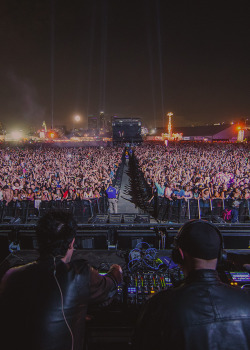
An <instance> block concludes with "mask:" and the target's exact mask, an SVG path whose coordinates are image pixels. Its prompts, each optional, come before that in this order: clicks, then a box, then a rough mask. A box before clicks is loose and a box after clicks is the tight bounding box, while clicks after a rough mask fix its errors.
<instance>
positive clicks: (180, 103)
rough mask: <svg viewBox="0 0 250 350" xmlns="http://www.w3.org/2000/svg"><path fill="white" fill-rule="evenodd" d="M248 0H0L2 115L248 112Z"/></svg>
mask: <svg viewBox="0 0 250 350" xmlns="http://www.w3.org/2000/svg"><path fill="white" fill-rule="evenodd" d="M249 18H250V3H249V1H248V0H246V1H245V0H238V1H235V2H233V3H232V2H231V1H230V2H229V1H224V0H217V1H206V0H200V1H178V0H175V1H168V0H133V1H130V0H127V1H124V0H68V1H64V0H1V4H0V26H1V27H0V45H1V54H0V77H1V85H0V121H2V122H4V123H5V125H6V127H7V129H11V128H13V127H19V128H24V126H25V127H27V126H28V125H32V126H36V127H40V126H41V124H42V121H43V120H45V121H46V123H47V125H48V126H50V125H51V122H52V116H53V122H54V126H55V125H62V124H65V125H66V126H67V127H68V128H71V127H72V126H73V116H74V115H76V114H79V115H80V116H81V117H82V120H81V122H80V123H79V126H82V127H84V128H86V127H87V116H88V115H97V114H98V113H99V112H100V111H101V110H103V111H104V112H105V115H106V116H112V115H116V116H118V117H124V118H127V117H140V118H142V119H143V123H144V125H145V126H147V127H149V128H151V127H155V126H162V125H163V121H164V115H166V114H167V113H168V112H170V111H171V112H173V113H174V124H175V125H177V126H181V125H192V124H196V125H197V124H198V125H201V124H205V123H218V122H231V121H232V120H237V119H240V118H242V117H245V118H248V117H250V116H249V114H250V98H249V97H250V20H249Z"/></svg>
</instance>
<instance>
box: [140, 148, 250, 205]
mask: <svg viewBox="0 0 250 350" xmlns="http://www.w3.org/2000/svg"><path fill="white" fill-rule="evenodd" d="M249 154H250V147H249V145H248V144H232V143H223V144H220V143H216V144H213V143H201V142H187V143H185V142H181V143H180V142H179V143H178V142H176V143H172V144H171V143H169V145H168V146H165V145H158V144H157V145H154V144H143V145H141V146H139V147H137V148H136V149H135V155H136V157H137V159H138V162H139V166H140V168H141V170H142V172H143V174H144V177H145V179H146V181H147V183H148V184H149V185H150V186H151V187H152V191H153V190H154V189H156V190H157V192H158V194H159V195H160V196H166V197H168V198H169V199H171V198H173V197H174V196H178V197H182V198H205V199H207V198H222V199H224V198H228V197H232V196H236V197H237V198H240V199H242V198H245V199H249V198H250V193H249V185H250V181H249V173H250V161H249V158H248V157H249ZM176 189H177V191H176ZM177 192H178V193H177Z"/></svg>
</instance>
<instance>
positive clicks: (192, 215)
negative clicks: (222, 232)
mask: <svg viewBox="0 0 250 350" xmlns="http://www.w3.org/2000/svg"><path fill="white" fill-rule="evenodd" d="M152 205H153V207H154V209H155V213H156V219H157V220H159V221H167V222H177V223H183V222H185V221H187V220H191V219H209V220H211V219H213V221H217V222H221V223H223V222H225V223H236V222H241V223H244V222H249V220H250V199H241V200H237V201H236V200H234V199H232V198H227V199H220V198H215V199H206V200H204V199H177V200H169V199H167V198H164V197H158V196H155V197H154V200H153V201H152Z"/></svg>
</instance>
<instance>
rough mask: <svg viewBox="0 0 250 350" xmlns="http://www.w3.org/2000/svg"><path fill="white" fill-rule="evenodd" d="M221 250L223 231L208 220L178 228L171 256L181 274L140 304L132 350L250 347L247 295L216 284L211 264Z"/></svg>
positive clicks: (241, 291)
mask: <svg viewBox="0 0 250 350" xmlns="http://www.w3.org/2000/svg"><path fill="white" fill-rule="evenodd" d="M223 252H224V251H223V239H222V235H221V233H220V231H219V230H218V228H217V227H216V226H215V225H213V224H211V223H210V222H208V221H205V220H191V221H189V222H187V223H185V224H184V225H183V226H182V227H181V229H180V231H179V233H178V235H177V237H176V240H175V246H174V249H173V251H172V259H173V261H174V262H175V263H176V264H178V265H179V266H180V268H181V269H182V271H183V273H184V277H185V278H184V280H183V281H182V282H181V283H180V284H179V285H178V286H175V287H171V288H168V289H166V290H164V291H160V292H158V293H157V294H155V295H154V296H153V297H152V298H150V299H149V300H148V301H147V302H146V303H145V305H144V306H143V308H142V310H141V312H140V314H139V316H138V319H137V323H136V327H135V331H134V334H133V336H132V348H133V349H137V350H140V349H143V350H145V349H178V350H179V349H186V350H189V349H190V350H200V349H202V350H204V349H205V350H210V349H211V350H219V349H220V350H223V349H225V350H228V349H241V350H243V349H244V350H246V349H249V348H250V332H249V330H250V294H248V293H247V292H245V291H244V290H242V289H240V288H239V287H232V286H230V285H228V284H225V283H222V282H221V280H220V278H219V276H218V273H217V271H216V265H217V262H218V260H221V259H222V258H223V255H224V253H223ZM224 258H225V256H224Z"/></svg>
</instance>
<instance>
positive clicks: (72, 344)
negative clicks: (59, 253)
mask: <svg viewBox="0 0 250 350" xmlns="http://www.w3.org/2000/svg"><path fill="white" fill-rule="evenodd" d="M53 259H54V271H53V276H54V278H55V281H56V284H57V286H58V289H59V292H60V295H61V307H62V314H63V318H64V321H65V323H66V326H67V327H68V330H69V332H70V335H71V350H73V349H74V335H73V332H72V330H71V328H70V326H69V324H68V321H67V319H66V316H65V313H64V304H63V293H62V289H61V287H60V284H59V282H58V279H57V277H56V258H55V257H54V256H53Z"/></svg>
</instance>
